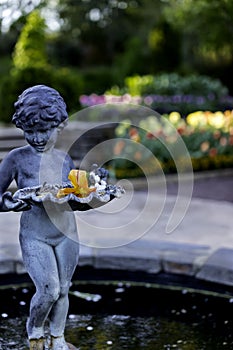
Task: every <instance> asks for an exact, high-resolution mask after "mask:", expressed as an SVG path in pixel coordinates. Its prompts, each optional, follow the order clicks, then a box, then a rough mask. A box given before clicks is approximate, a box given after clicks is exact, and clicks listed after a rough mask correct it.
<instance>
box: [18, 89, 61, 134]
mask: <svg viewBox="0 0 233 350" xmlns="http://www.w3.org/2000/svg"><path fill="white" fill-rule="evenodd" d="M14 107H15V114H14V115H13V117H12V123H14V124H15V125H16V127H17V128H20V129H23V130H24V129H26V128H30V127H32V126H34V125H36V124H39V125H41V126H46V127H48V125H49V127H57V126H59V125H61V124H62V123H63V124H64V125H65V122H66V121H67V120H68V114H67V111H66V104H65V102H64V100H63V98H62V97H61V95H60V94H59V93H58V92H57V91H56V90H55V89H53V88H51V87H48V86H46V85H35V86H32V87H30V88H28V89H26V90H24V91H23V93H22V94H21V95H20V96H19V97H18V100H17V101H16V102H15V104H14Z"/></svg>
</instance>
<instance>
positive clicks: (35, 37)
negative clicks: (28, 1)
mask: <svg viewBox="0 0 233 350" xmlns="http://www.w3.org/2000/svg"><path fill="white" fill-rule="evenodd" d="M45 28H46V26H45V22H44V20H43V19H42V17H41V16H40V13H39V12H38V11H37V10H35V11H33V12H31V13H30V14H29V15H28V17H27V20H26V24H25V26H24V27H23V29H22V32H21V34H20V36H19V39H18V41H17V43H16V46H15V51H14V53H13V64H14V67H15V68H16V69H25V68H27V67H45V66H46V65H47V55H46V36H45Z"/></svg>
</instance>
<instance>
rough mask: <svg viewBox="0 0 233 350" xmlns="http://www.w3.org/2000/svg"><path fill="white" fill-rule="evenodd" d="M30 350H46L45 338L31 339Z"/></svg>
mask: <svg viewBox="0 0 233 350" xmlns="http://www.w3.org/2000/svg"><path fill="white" fill-rule="evenodd" d="M29 345H30V350H44V338H40V339H30V340H29Z"/></svg>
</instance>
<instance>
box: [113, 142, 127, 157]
mask: <svg viewBox="0 0 233 350" xmlns="http://www.w3.org/2000/svg"><path fill="white" fill-rule="evenodd" d="M124 147H125V142H124V141H123V140H119V141H117V143H116V144H115V146H114V149H113V153H114V154H115V156H119V155H120V154H121V152H122V150H123V149H124Z"/></svg>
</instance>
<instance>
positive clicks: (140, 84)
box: [124, 73, 228, 98]
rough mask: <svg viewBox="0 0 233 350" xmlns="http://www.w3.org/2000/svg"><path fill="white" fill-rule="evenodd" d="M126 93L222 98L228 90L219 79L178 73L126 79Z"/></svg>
mask: <svg viewBox="0 0 233 350" xmlns="http://www.w3.org/2000/svg"><path fill="white" fill-rule="evenodd" d="M124 90H125V91H126V92H128V93H130V94H131V95H142V96H144V95H149V94H157V95H179V94H180V95H188V94H192V95H196V96H208V95H209V94H214V97H215V98H220V97H221V96H225V95H226V94H227V93H228V89H227V88H226V87H225V86H224V85H223V84H222V83H221V82H220V80H218V79H213V78H210V77H207V76H202V75H194V74H192V75H188V76H180V75H178V74H177V73H171V74H165V73H164V74H159V75H154V76H153V75H145V76H139V75H135V76H132V77H127V78H126V79H125V89H124Z"/></svg>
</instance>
